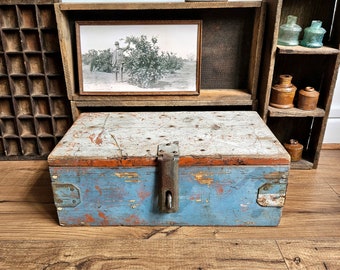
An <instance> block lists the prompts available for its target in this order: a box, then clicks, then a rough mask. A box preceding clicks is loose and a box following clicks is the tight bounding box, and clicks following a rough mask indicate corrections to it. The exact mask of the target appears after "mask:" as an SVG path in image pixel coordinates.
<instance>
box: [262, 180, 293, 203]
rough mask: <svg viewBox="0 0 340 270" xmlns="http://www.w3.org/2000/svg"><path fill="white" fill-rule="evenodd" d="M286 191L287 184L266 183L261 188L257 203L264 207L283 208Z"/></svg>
mask: <svg viewBox="0 0 340 270" xmlns="http://www.w3.org/2000/svg"><path fill="white" fill-rule="evenodd" d="M286 189H287V184H286V183H266V184H264V185H263V186H261V187H260V188H259V191H258V195H257V203H258V204H259V205H261V206H263V207H283V205H284V203H285V200H286Z"/></svg>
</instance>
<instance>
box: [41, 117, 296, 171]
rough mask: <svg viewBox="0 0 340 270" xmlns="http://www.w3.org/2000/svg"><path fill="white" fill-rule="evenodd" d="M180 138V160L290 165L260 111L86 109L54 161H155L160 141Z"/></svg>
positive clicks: (108, 163) (124, 163)
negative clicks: (130, 111)
mask: <svg viewBox="0 0 340 270" xmlns="http://www.w3.org/2000/svg"><path fill="white" fill-rule="evenodd" d="M173 141H178V142H179V149H180V150H179V152H180V153H179V155H180V159H179V165H180V166H191V165H202V166H204V165H216V166H219V165H254V164H255V165H287V164H289V163H290V157H289V155H288V153H287V152H286V150H285V149H284V148H283V147H282V145H281V144H280V143H279V142H278V141H277V139H276V138H275V137H274V136H273V134H272V132H271V131H270V130H269V128H268V127H267V126H266V125H265V124H264V122H263V121H262V119H261V118H260V117H259V115H258V114H257V113H256V112H251V111H248V112H244V111H242V112H241V111H240V112H233V111H228V112H190V111H186V112H166V113H161V112H158V113H155V112H138V113H128V112H126V113H118V112H117V113H85V114H82V115H81V116H80V117H79V118H78V119H77V121H76V122H75V123H74V124H73V126H72V128H71V129H70V130H69V131H68V132H67V133H66V135H65V136H64V138H63V139H62V141H61V142H60V143H59V144H58V146H57V147H56V148H55V149H54V150H53V151H52V153H51V154H50V156H49V158H48V160H49V164H50V166H55V165H56V166H67V167H71V166H112V167H113V166H123V167H131V166H132V165H134V166H150V165H151V166H154V165H155V159H156V157H157V146H158V145H160V144H164V143H169V142H173Z"/></svg>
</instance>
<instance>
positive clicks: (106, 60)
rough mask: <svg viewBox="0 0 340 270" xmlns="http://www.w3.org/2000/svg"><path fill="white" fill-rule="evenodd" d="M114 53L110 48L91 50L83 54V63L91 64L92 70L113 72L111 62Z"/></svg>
mask: <svg viewBox="0 0 340 270" xmlns="http://www.w3.org/2000/svg"><path fill="white" fill-rule="evenodd" d="M111 59H112V55H111V52H110V49H106V50H99V51H97V50H89V51H88V52H87V53H86V54H83V63H84V64H85V65H90V71H101V72H107V73H111V72H112V64H111Z"/></svg>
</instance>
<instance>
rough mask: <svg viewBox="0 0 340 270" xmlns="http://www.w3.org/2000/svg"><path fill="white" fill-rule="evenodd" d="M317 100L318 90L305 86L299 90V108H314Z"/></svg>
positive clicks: (308, 109) (307, 109) (310, 109)
mask: <svg viewBox="0 0 340 270" xmlns="http://www.w3.org/2000/svg"><path fill="white" fill-rule="evenodd" d="M318 100H319V92H318V91H316V90H315V89H314V87H311V86H307V87H306V88H305V89H301V90H300V91H299V99H298V108H299V109H301V110H306V111H312V110H315V109H316V107H317V104H318Z"/></svg>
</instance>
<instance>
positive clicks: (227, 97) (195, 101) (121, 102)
mask: <svg viewBox="0 0 340 270" xmlns="http://www.w3.org/2000/svg"><path fill="white" fill-rule="evenodd" d="M72 100H73V101H75V102H76V104H77V106H79V107H88V106H97V107H101V106H109V107H113V106H115V107H116V106H117V107H122V106H251V105H253V102H254V101H253V100H252V98H251V94H249V93H248V92H247V91H246V90H241V89H223V90H219V89H218V90H216V89H210V90H201V91H200V95H198V96H195V95H192V96H180V95H176V96H165V95H163V96H155V95H153V96H152V95H150V96H141V95H137V96H81V95H74V96H73V97H72Z"/></svg>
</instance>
